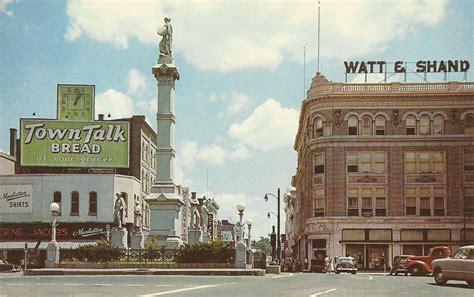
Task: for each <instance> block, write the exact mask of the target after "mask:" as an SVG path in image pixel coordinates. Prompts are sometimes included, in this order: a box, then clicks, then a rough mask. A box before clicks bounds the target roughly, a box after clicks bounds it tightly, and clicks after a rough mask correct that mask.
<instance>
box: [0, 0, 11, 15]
mask: <svg viewBox="0 0 474 297" xmlns="http://www.w3.org/2000/svg"><path fill="white" fill-rule="evenodd" d="M12 2H13V0H0V13H4V14H6V15H7V16H10V17H11V16H13V12H11V11H7V5H8V4H10V3H12Z"/></svg>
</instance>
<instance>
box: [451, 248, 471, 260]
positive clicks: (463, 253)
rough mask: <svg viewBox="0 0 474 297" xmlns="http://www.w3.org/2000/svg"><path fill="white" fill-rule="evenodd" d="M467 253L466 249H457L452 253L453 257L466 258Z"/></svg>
mask: <svg viewBox="0 0 474 297" xmlns="http://www.w3.org/2000/svg"><path fill="white" fill-rule="evenodd" d="M468 255H469V250H468V249H460V250H459V251H457V252H456V254H454V256H453V259H466V258H467V256H468Z"/></svg>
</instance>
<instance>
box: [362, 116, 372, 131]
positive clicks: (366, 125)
mask: <svg viewBox="0 0 474 297" xmlns="http://www.w3.org/2000/svg"><path fill="white" fill-rule="evenodd" d="M361 134H362V135H372V119H371V118H370V117H369V116H365V117H363V118H362V131H361Z"/></svg>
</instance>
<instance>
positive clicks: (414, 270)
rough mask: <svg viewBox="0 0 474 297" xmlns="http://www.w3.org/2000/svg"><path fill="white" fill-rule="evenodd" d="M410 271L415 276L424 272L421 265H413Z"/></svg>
mask: <svg viewBox="0 0 474 297" xmlns="http://www.w3.org/2000/svg"><path fill="white" fill-rule="evenodd" d="M408 272H409V273H410V274H411V275H414V276H419V275H421V273H422V272H423V271H422V269H421V267H419V266H412V267H410V268H409V269H408Z"/></svg>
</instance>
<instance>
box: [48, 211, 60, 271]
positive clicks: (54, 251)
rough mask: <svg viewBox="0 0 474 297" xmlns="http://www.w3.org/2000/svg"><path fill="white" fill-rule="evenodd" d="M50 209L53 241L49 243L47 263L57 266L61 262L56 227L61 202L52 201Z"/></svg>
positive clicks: (49, 265)
mask: <svg viewBox="0 0 474 297" xmlns="http://www.w3.org/2000/svg"><path fill="white" fill-rule="evenodd" d="M49 210H50V211H51V223H50V224H51V242H50V243H49V244H48V248H47V253H46V263H45V264H46V267H55V265H56V264H58V263H59V244H58V243H57V241H56V227H57V226H58V223H57V222H56V216H57V215H58V213H59V204H57V203H56V202H52V203H51V204H50V205H49Z"/></svg>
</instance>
